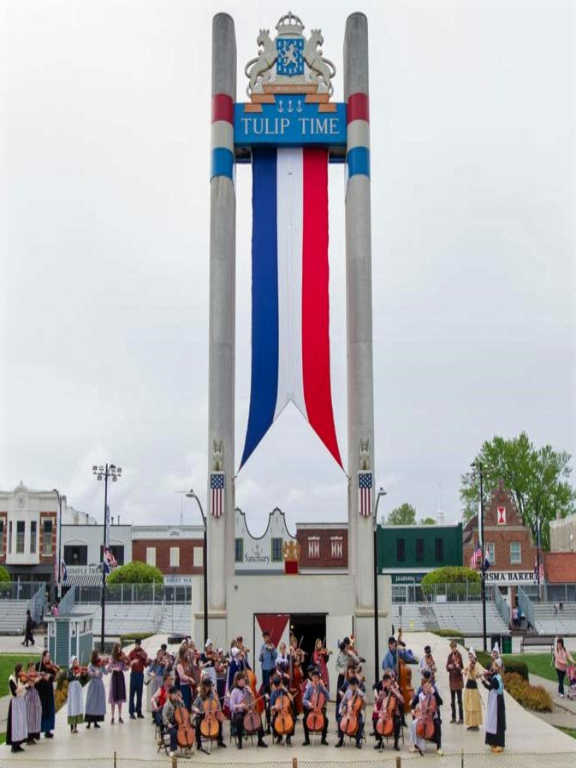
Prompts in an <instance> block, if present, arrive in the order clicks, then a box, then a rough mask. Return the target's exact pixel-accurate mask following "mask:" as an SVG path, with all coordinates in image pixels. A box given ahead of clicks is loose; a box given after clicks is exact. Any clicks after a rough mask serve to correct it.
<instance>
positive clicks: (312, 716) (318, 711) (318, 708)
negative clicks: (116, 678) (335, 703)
mask: <svg viewBox="0 0 576 768" xmlns="http://www.w3.org/2000/svg"><path fill="white" fill-rule="evenodd" d="M325 706H326V696H325V695H324V693H323V692H322V691H314V693H313V694H312V696H310V712H309V713H308V716H307V717H306V725H307V726H308V730H309V731H312V732H313V733H316V732H318V731H322V730H324V723H325V722H326V717H325V715H324V707H325Z"/></svg>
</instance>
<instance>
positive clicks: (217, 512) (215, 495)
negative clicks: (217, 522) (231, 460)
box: [210, 472, 224, 517]
mask: <svg viewBox="0 0 576 768" xmlns="http://www.w3.org/2000/svg"><path fill="white" fill-rule="evenodd" d="M210 509H211V510H212V515H213V516H214V517H222V514H223V513H224V472H212V473H211V474H210Z"/></svg>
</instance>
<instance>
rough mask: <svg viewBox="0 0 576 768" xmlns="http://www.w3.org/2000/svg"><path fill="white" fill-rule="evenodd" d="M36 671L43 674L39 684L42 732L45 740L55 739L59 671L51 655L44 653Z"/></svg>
mask: <svg viewBox="0 0 576 768" xmlns="http://www.w3.org/2000/svg"><path fill="white" fill-rule="evenodd" d="M36 671H37V672H39V673H40V674H41V678H40V682H39V683H38V684H37V686H36V687H37V688H38V695H39V696H40V703H41V704H42V722H41V730H42V733H43V734H44V738H46V739H53V738H54V734H53V733H52V731H53V730H54V726H55V725H56V705H55V702H54V679H55V677H56V672H57V671H58V669H57V668H56V667H55V666H54V664H52V661H51V659H50V653H49V652H48V651H43V653H42V658H41V660H40V661H39V662H37V664H36Z"/></svg>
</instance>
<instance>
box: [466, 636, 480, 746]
mask: <svg viewBox="0 0 576 768" xmlns="http://www.w3.org/2000/svg"><path fill="white" fill-rule="evenodd" d="M464 676H465V677H466V686H465V688H464V722H465V723H466V730H468V731H478V730H480V726H481V725H482V700H481V698H480V691H479V690H478V679H479V678H480V677H481V674H480V672H479V671H478V667H477V665H476V653H475V651H474V649H473V648H470V652H469V653H468V666H466V667H465V668H464Z"/></svg>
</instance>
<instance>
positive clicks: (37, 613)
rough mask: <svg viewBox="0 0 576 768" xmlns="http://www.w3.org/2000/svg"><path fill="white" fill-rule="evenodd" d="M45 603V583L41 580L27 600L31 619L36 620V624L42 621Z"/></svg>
mask: <svg viewBox="0 0 576 768" xmlns="http://www.w3.org/2000/svg"><path fill="white" fill-rule="evenodd" d="M45 605H46V584H44V582H42V584H40V586H39V587H38V589H37V590H36V593H35V594H34V595H32V597H31V598H30V600H29V601H28V610H29V611H30V615H31V616H32V619H33V620H34V621H35V622H36V624H39V623H40V622H41V621H42V617H43V615H44V606H45Z"/></svg>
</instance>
